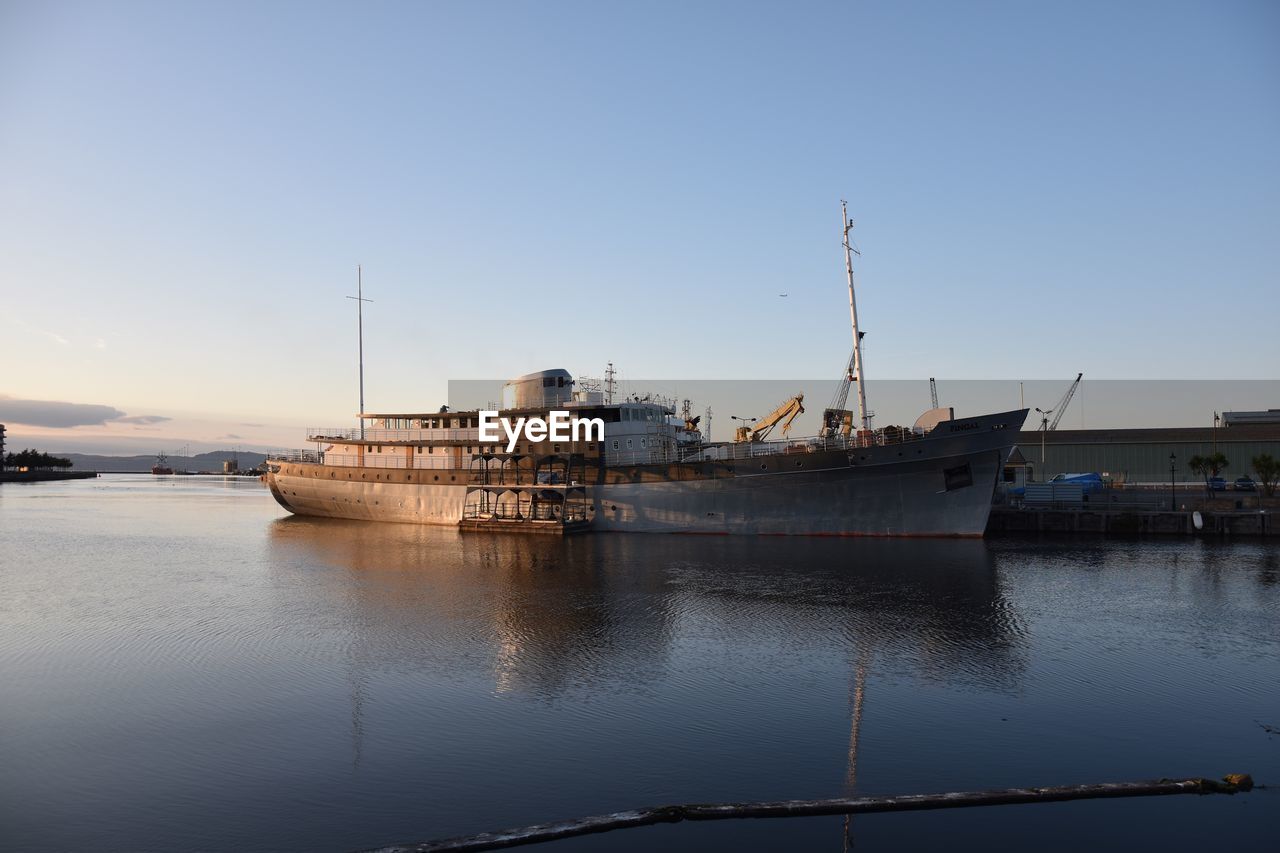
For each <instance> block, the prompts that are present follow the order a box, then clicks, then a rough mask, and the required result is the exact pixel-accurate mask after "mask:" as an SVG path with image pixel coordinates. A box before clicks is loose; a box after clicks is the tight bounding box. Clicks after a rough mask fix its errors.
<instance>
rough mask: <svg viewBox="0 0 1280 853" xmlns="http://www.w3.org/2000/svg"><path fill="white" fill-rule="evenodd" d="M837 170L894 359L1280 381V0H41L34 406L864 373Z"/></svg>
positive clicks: (20, 389)
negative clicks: (358, 360) (537, 374)
mask: <svg viewBox="0 0 1280 853" xmlns="http://www.w3.org/2000/svg"><path fill="white" fill-rule="evenodd" d="M841 197H845V198H848V199H849V201H850V212H851V214H852V215H853V216H854V218H855V219H856V220H857V222H858V226H857V229H856V231H855V239H856V241H857V242H858V244H859V246H860V247H861V248H862V250H863V252H864V254H863V256H862V258H861V260H860V262H859V265H858V273H859V288H860V289H859V309H860V313H861V318H862V321H863V326H864V328H865V329H866V331H867V332H868V337H867V371H868V374H869V376H870V377H871V378H872V379H873V380H874V379H875V378H877V377H885V378H889V377H893V378H910V377H927V376H930V375H936V376H939V377H952V378H999V377H1011V378H1015V379H1016V378H1022V377H1062V378H1063V382H1064V387H1065V382H1066V381H1069V379H1070V378H1072V377H1073V376H1074V375H1075V373H1076V372H1078V371H1084V373H1085V375H1086V378H1087V379H1088V378H1092V379H1101V378H1182V377H1187V378H1217V377H1223V378H1275V377H1276V376H1277V370H1276V365H1278V364H1280V287H1277V269H1280V265H1278V262H1280V237H1278V236H1277V235H1278V234H1280V4H1277V3H1273V2H1213V3H1210V2H1204V3H1176V2H1151V3H1141V2H1125V3H1114V2H1102V3H1093V2H1072V3H1059V4H1048V3H1015V2H1009V3H795V4H791V3H787V4H781V3H779V4H749V3H741V2H732V3H671V4H665V3H644V4H632V5H631V6H629V7H622V6H620V5H619V4H602V3H566V2H543V3H509V2H493V3H461V2H457V3H426V2H414V3H391V2H381V3H347V4H324V3H314V2H307V3H283V2H273V3H265V4H263V3H229V2H220V3H162V2H151V3H122V2H116V3H101V2H86V3H68V2H62V3H49V2H14V0H7V2H5V3H4V4H3V5H0V259H3V261H2V263H0V316H3V318H4V319H3V322H2V323H0V394H3V395H7V396H8V397H9V398H12V399H18V400H36V401H49V400H53V401H66V402H73V403H86V404H89V403H91V404H99V405H103V406H107V407H111V408H113V409H115V410H117V411H119V412H124V413H127V414H128V415H129V416H134V417H136V416H153V417H168V418H172V419H173V420H171V421H158V422H156V423H152V424H143V423H136V422H134V423H132V424H129V423H127V422H126V423H125V424H121V423H119V422H112V425H110V426H107V427H103V428H101V429H99V428H98V427H96V426H93V425H88V426H82V427H78V428H76V429H75V430H71V431H69V432H67V431H65V430H64V432H65V433H66V434H68V435H70V434H75V435H87V434H89V433H92V432H94V430H97V431H98V432H99V433H103V431H104V430H105V431H106V433H111V434H112V435H115V434H119V436H121V440H122V441H123V437H125V436H127V435H128V436H134V437H136V438H138V439H140V440H142V441H143V442H144V443H146V442H151V440H152V438H154V439H155V441H157V442H158V441H162V440H163V441H169V442H172V441H177V440H179V439H184V438H185V439H187V440H193V441H202V442H203V441H209V442H213V443H217V440H218V439H219V437H220V436H230V435H237V436H240V437H241V438H242V439H243V442H244V443H249V444H252V443H255V442H257V443H261V442H263V441H266V433H265V432H262V430H265V429H267V427H262V428H256V427H251V426H249V424H252V423H263V424H267V425H281V428H283V427H285V426H287V430H286V433H285V435H286V438H284V439H281V440H280V441H281V442H284V441H287V435H288V434H292V431H293V430H294V428H295V426H296V425H304V424H308V423H313V422H314V423H328V422H345V421H347V420H348V419H349V417H350V414H351V413H352V412H353V411H354V410H355V408H356V394H355V389H356V383H355V378H356V377H355V363H354V362H355V358H354V356H355V335H354V332H355V315H354V310H353V308H354V306H353V303H351V302H350V301H348V300H346V299H344V298H343V297H344V295H346V294H348V293H352V292H354V287H355V265H356V264H357V263H362V264H363V265H364V269H365V286H366V294H367V295H368V296H369V297H371V298H373V299H374V300H376V301H375V302H374V303H373V304H372V305H370V306H369V307H368V311H367V313H366V361H367V364H368V368H367V370H368V372H367V392H366V397H367V400H368V404H369V408H370V409H384V410H385V409H422V408H433V407H435V406H436V405H438V404H439V403H440V402H441V401H443V399H444V395H445V389H446V385H445V383H446V380H447V379H449V378H459V377H493V376H507V375H515V374H519V373H523V372H526V371H528V370H533V369H539V368H542V367H548V366H563V367H566V368H568V369H570V370H572V371H574V372H575V373H594V374H598V373H600V372H601V371H602V370H603V365H604V362H605V361H606V360H609V359H612V360H613V361H614V362H615V363H617V364H619V365H621V366H622V367H624V368H625V369H626V370H627V371H628V373H629V374H630V375H632V376H649V377H688V378H734V379H748V378H755V377H760V378H782V377H795V376H801V377H806V376H813V377H832V378H834V377H835V376H837V375H839V372H840V369H841V364H842V362H843V360H844V359H845V358H846V356H847V353H848V340H849V336H848V315H847V310H846V307H845V301H844V300H845V295H844V290H843V287H844V282H843V269H842V258H841V256H840V250H839V245H838V238H839V219H838V218H839V208H838V202H839V199H840V198H841ZM779 293H788V294H789V296H788V297H787V298H785V299H783V298H780V297H779V296H778V294H779ZM1210 338H1214V339H1218V340H1220V343H1219V344H1217V345H1214V346H1207V345H1206V343H1205V342H1206V340H1207V339H1210ZM811 393H812V394H814V395H815V396H817V397H822V398H825V396H826V395H827V389H826V388H825V387H824V388H822V389H815V390H814V391H813V392H811ZM1268 402H1269V403H1270V404H1271V405H1280V401H1261V400H1260V401H1258V405H1260V406H1262V405H1265V404H1266V403H1268ZM3 411H4V404H3V401H0V413H2V412H3ZM10 419H11V420H12V418H10ZM196 423H199V424H202V426H200V427H198V428H197V427H196V426H194V424H196ZM237 425H238V426H237ZM184 430H185V432H184ZM255 430H258V431H257V432H255ZM10 431H11V433H12V432H15V431H16V432H18V433H23V434H27V433H29V434H33V435H34V434H36V432H37V431H36V430H34V429H26V430H25V431H24V430H23V429H22V428H17V429H16V430H15V428H14V427H12V426H11V427H10ZM44 432H45V433H51V430H50V429H45V430H44ZM52 432H54V433H56V430H54V431H52ZM134 433H136V436H135V435H134ZM57 434H63V433H57ZM276 434H279V433H274V434H273V435H276ZM224 440H226V441H230V439H224ZM46 443H48V442H46ZM272 443H275V442H272ZM60 444H61V445H62V446H65V445H66V444H67V442H65V441H64V442H61V443H60ZM147 446H150V444H148V445H147Z"/></svg>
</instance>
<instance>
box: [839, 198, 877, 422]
mask: <svg viewBox="0 0 1280 853" xmlns="http://www.w3.org/2000/svg"><path fill="white" fill-rule="evenodd" d="M840 230H841V233H842V234H843V236H844V268H845V272H847V273H848V274H849V322H850V324H851V325H852V326H853V372H852V373H851V374H850V375H849V381H850V382H856V383H858V421H859V423H861V424H862V428H863V429H871V422H870V420H869V419H868V418H867V389H866V381H865V377H864V376H863V373H862V335H860V334H858V303H857V301H856V300H855V299H854V297H853V256H854V255H855V254H858V252H857V250H855V249H854V248H853V246H851V245H850V244H849V232H850V231H852V230H853V220H852V219H850V218H849V204H848V202H846V201H845V200H844V199H840Z"/></svg>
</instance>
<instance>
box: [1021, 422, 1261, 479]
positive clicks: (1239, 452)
mask: <svg viewBox="0 0 1280 853" xmlns="http://www.w3.org/2000/svg"><path fill="white" fill-rule="evenodd" d="M1215 450H1216V451H1217V452H1219V453H1221V454H1222V455H1224V456H1226V457H1227V462H1228V464H1227V467H1226V468H1224V469H1223V471H1222V473H1221V476H1222V477H1224V478H1226V479H1227V480H1228V481H1230V480H1234V479H1236V478H1237V477H1245V476H1247V477H1251V478H1253V479H1254V480H1256V479H1258V476H1257V474H1256V473H1254V471H1253V463H1252V461H1251V460H1252V459H1253V457H1255V456H1258V455H1260V454H1263V453H1269V454H1271V456H1272V457H1274V458H1276V459H1280V423H1265V424H1247V425H1245V424H1240V425H1233V426H1229V427H1218V428H1214V427H1187V428H1167V429H1072V430H1055V431H1053V432H1040V431H1036V432H1022V433H1020V434H1019V436H1018V450H1017V451H1016V452H1015V456H1014V459H1013V460H1011V461H1012V462H1014V463H1015V464H1016V463H1017V462H1018V461H1019V459H1018V456H1019V454H1020V455H1021V459H1022V460H1025V462H1026V464H1027V466H1028V467H1029V469H1030V471H1029V472H1028V473H1029V476H1028V479H1032V480H1038V481H1042V482H1043V481H1046V480H1050V479H1052V478H1053V477H1054V476H1055V475H1057V474H1087V473H1091V472H1096V473H1099V474H1101V475H1103V477H1104V478H1106V477H1109V478H1111V480H1112V481H1113V482H1115V483H1117V484H1119V483H1167V482H1169V467H1170V459H1169V456H1170V454H1172V455H1173V456H1174V459H1173V468H1174V477H1173V479H1174V480H1175V481H1176V482H1179V483H1186V482H1194V481H1198V480H1199V479H1200V477H1199V475H1197V474H1193V473H1192V472H1191V469H1190V467H1189V466H1188V464H1187V463H1188V462H1189V461H1190V460H1191V457H1193V456H1209V455H1211V454H1213V453H1214V452H1215ZM1042 454H1043V455H1042Z"/></svg>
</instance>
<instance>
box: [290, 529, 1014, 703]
mask: <svg viewBox="0 0 1280 853" xmlns="http://www.w3.org/2000/svg"><path fill="white" fill-rule="evenodd" d="M271 544H272V548H273V550H274V551H275V552H276V554H275V555H274V556H275V558H274V559H273V561H272V563H273V565H275V566H277V567H282V566H283V567H290V569H291V570H303V571H307V572H311V573H315V574H316V575H317V576H318V577H317V578H316V579H318V580H322V581H323V582H324V584H325V585H326V587H327V591H328V592H330V593H332V594H333V595H334V596H336V597H337V600H336V601H334V602H333V603H334V604H336V605H338V606H339V607H342V608H345V610H346V616H347V618H348V619H349V627H350V628H351V630H352V632H353V638H352V642H353V643H356V644H363V645H364V646H365V651H366V653H368V654H370V655H374V651H375V650H377V652H376V655H374V656H375V657H376V659H377V661H378V665H379V666H390V667H397V666H401V667H409V668H415V667H420V668H423V669H431V668H433V667H435V666H438V665H441V664H444V665H447V666H452V665H456V664H457V663H458V662H459V660H460V658H459V657H458V656H459V655H460V656H461V660H465V661H467V662H469V663H474V662H475V661H476V659H477V657H478V656H483V657H484V658H485V659H486V661H487V664H488V667H487V668H488V671H491V672H492V673H493V678H494V688H495V690H496V691H497V692H498V693H503V692H507V691H516V692H520V693H524V694H528V695H531V696H539V697H543V698H546V699H553V698H556V697H559V696H562V695H564V694H566V693H570V692H573V691H574V690H581V689H588V690H590V689H599V688H600V687H607V686H610V685H614V686H617V687H619V688H621V689H628V690H635V689H641V688H643V685H644V684H645V683H646V682H657V681H661V680H663V679H665V678H666V677H667V676H668V674H669V673H670V672H671V671H672V670H675V669H678V668H679V667H681V666H682V665H684V664H685V663H687V662H686V661H684V660H683V657H684V656H685V655H686V654H687V653H688V651H689V650H691V649H693V648H696V644H697V643H698V642H699V641H702V642H705V643H707V649H706V652H707V654H709V655H711V654H722V655H728V656H731V657H733V658H738V659H739V660H740V659H741V656H744V655H750V656H751V659H752V660H754V661H756V662H757V664H760V665H764V666H766V667H767V668H776V669H778V670H779V671H782V670H785V669H787V668H788V667H789V666H796V667H800V668H801V669H805V668H809V667H812V666H813V661H812V660H811V657H812V656H813V655H815V654H816V655H818V656H819V657H821V658H824V659H825V658H827V657H830V656H834V657H835V658H837V659H838V658H844V659H845V660H847V661H848V662H850V663H852V662H854V661H857V660H860V659H865V658H866V657H867V656H871V657H873V658H874V657H876V656H881V657H884V658H886V659H891V660H892V661H893V662H894V666H895V667H902V668H905V669H907V670H910V671H912V672H913V673H914V674H915V675H916V676H919V677H922V678H924V679H934V680H938V681H940V682H946V681H950V680H956V679H963V680H964V681H966V682H967V683H969V684H972V685H981V686H984V687H986V688H989V689H996V690H1013V689H1016V686H1017V682H1018V678H1019V675H1020V673H1021V672H1022V669H1023V662H1022V660H1021V657H1020V653H1019V644H1020V642H1021V640H1022V635H1023V633H1024V631H1025V628H1024V626H1023V625H1022V624H1021V621H1020V620H1019V618H1018V615H1017V613H1016V612H1015V611H1014V609H1013V608H1012V606H1011V605H1010V604H1009V602H1008V601H1007V600H1006V599H1005V598H1004V597H1003V596H1002V595H1001V593H1000V590H999V585H998V582H997V579H996V572H995V570H994V565H993V561H992V556H991V553H990V551H989V550H988V548H987V546H986V545H985V544H984V543H983V542H981V541H972V540H946V541H943V540H885V539H866V540H849V539H823V538H803V539H795V538H789V539H779V538H756V539H747V540H740V539H736V538H724V537H710V538H708V537H669V536H609V537H605V536H596V537H584V538H579V539H573V540H568V541H562V540H553V539H551V538H542V537H519V536H502V535H497V536H484V537H462V536H459V535H457V534H455V533H453V532H452V531H438V530H433V529H423V528H418V527H415V526H411V525H377V524H370V523H367V522H358V521H350V522H348V521H341V520H336V519H321V520H316V519H306V518H299V517H290V518H283V519H280V520H278V521H276V522H275V523H274V524H273V526H272V528H271ZM302 567H305V568H302ZM326 570H339V573H337V574H331V573H330V571H326ZM326 587H322V589H326ZM726 639H727V640H729V642H728V643H727V645H726V646H725V647H723V648H719V647H720V646H722V645H723V644H724V641H725V640H726ZM713 646H715V647H718V648H712V647H713ZM806 661H808V662H806ZM747 674H748V675H749V674H750V672H749V671H748V673H747Z"/></svg>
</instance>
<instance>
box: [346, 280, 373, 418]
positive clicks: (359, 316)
mask: <svg viewBox="0 0 1280 853" xmlns="http://www.w3.org/2000/svg"><path fill="white" fill-rule="evenodd" d="M347 298H348V299H354V300H355V301H356V334H357V335H358V337H359V341H360V438H361V440H363V439H364V304H365V303H366V302H372V301H373V300H372V299H365V298H364V275H363V273H362V271H361V269H360V265H359V264H356V295H355V296H348V297H347Z"/></svg>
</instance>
